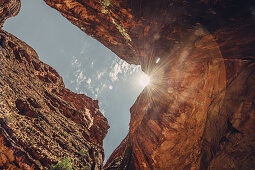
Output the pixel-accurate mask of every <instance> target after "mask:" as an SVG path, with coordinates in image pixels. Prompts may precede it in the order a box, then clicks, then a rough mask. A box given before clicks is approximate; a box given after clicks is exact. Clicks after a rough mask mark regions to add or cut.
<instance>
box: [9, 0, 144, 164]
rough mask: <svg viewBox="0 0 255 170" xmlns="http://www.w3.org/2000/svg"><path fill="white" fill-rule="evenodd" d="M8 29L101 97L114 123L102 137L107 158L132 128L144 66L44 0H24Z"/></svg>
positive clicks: (77, 88)
mask: <svg viewBox="0 0 255 170" xmlns="http://www.w3.org/2000/svg"><path fill="white" fill-rule="evenodd" d="M4 30H6V31H8V32H10V33H12V34H13V35H15V36H17V37H18V38H19V39H21V40H23V41H25V42H26V43H27V44H28V45H30V46H31V47H33V48H34V49H35V50H36V52H37V53H38V55H39V57H40V60H42V61H43V62H45V63H47V64H49V65H50V66H52V67H53V68H55V69H56V70H57V71H58V73H59V74H60V75H61V76H62V77H63V80H64V83H65V85H66V87H67V88H69V89H71V90H72V91H74V92H76V93H83V94H86V95H87V96H89V97H92V98H93V99H98V100H99V105H100V110H101V112H102V113H103V114H104V115H105V117H106V118H107V119H108V122H109V125H110V126H111V128H110V129H109V131H108V134H107V136H106V138H105V140H104V149H105V155H106V159H107V158H108V157H109V155H110V154H111V153H112V152H113V150H114V149H115V148H116V147H117V146H118V145H119V144H120V142H121V141H122V140H123V138H124V137H125V136H126V134H127V133H128V128H129V127H128V125H129V120H130V112H129V109H130V107H131V106H132V105H133V103H134V102H135V100H136V98H137V97H138V95H139V94H140V93H141V91H142V90H143V86H142V85H140V84H139V83H138V78H139V77H140V76H142V75H144V73H143V72H142V71H141V69H140V67H139V66H135V65H129V64H127V63H126V62H125V61H123V60H121V59H119V58H118V57H117V56H116V55H115V54H114V53H112V52H111V51H110V50H109V49H107V48H106V47H105V46H103V45H102V44H101V43H99V42H98V41H96V40H94V39H93V38H91V37H89V36H87V35H86V34H85V33H83V32H82V31H80V29H78V28H77V27H75V26H74V25H72V24H71V23H70V22H69V21H68V20H66V19H65V18H64V17H62V16H61V15H60V14H59V13H58V12H57V11H55V10H54V9H52V8H50V7H49V6H47V5H46V4H45V3H44V1H43V0H36V1H35V0H22V7H21V11H20V13H19V14H18V16H16V17H14V18H10V19H8V20H7V22H6V23H5V25H4Z"/></svg>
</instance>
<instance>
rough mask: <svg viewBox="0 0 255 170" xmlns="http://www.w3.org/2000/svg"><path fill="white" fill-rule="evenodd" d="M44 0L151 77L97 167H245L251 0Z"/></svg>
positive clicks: (250, 152) (254, 51) (250, 159)
mask: <svg viewBox="0 0 255 170" xmlns="http://www.w3.org/2000/svg"><path fill="white" fill-rule="evenodd" d="M45 2H46V3H47V4H48V5H50V6H51V7H53V8H55V9H57V10H58V11H59V12H60V13H61V14H62V15H63V16H64V17H66V18H67V19H68V20H70V21H71V22H72V23H73V24H74V25H76V26H78V27H79V28H80V29H81V30H82V31H84V32H85V33H87V34H89V35H91V36H92V37H94V38H96V39H97V40H99V41H100V42H102V43H103V44H104V45H105V46H106V47H108V48H110V49H111V50H112V51H113V52H115V53H116V54H117V55H118V56H119V57H120V58H122V59H124V60H125V61H127V62H129V63H135V64H140V65H141V66H142V69H143V71H145V72H146V73H147V74H148V75H150V77H151V84H150V85H149V86H147V87H146V88H145V89H144V91H143V92H142V93H141V95H140V96H139V97H138V99H137V101H136V102H135V104H134V105H133V106H132V108H131V109H130V111H131V120H130V130H129V134H128V135H127V137H126V138H125V139H124V140H123V142H122V143H121V144H120V146H119V147H118V148H117V149H116V150H115V151H114V153H113V154H112V156H111V157H110V158H109V160H108V161H107V163H106V165H105V168H106V169H207V168H216V169H224V168H225V169H249V168H253V167H254V162H255V161H254V159H255V153H254V148H255V145H254V139H255V136H254V134H253V133H252V132H253V131H254V129H255V127H254V125H255V122H254V121H255V120H254V114H255V111H254V107H255V106H254V91H255V89H254V88H255V80H254V70H255V66H254V59H255V48H254V44H255V31H254V30H255V24H254V2H251V1H224V0H218V1H202V0H201V1H199V0H185V1H172V0H171V1H167V0H162V1H152V0H147V1H143V0H138V1H133V0H125V1H111V0H86V1H85V0H65V1H63V0H53V1H49V0H45ZM158 58H160V61H159V62H158V63H156V60H157V59H158Z"/></svg>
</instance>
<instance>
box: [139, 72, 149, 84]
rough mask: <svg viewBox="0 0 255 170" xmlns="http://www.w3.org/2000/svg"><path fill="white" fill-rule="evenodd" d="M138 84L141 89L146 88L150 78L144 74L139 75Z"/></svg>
mask: <svg viewBox="0 0 255 170" xmlns="http://www.w3.org/2000/svg"><path fill="white" fill-rule="evenodd" d="M138 81H139V84H140V85H141V86H142V87H146V86H148V85H149V84H150V77H149V76H148V75H146V74H141V75H140V76H139V79H138Z"/></svg>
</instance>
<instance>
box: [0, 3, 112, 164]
mask: <svg viewBox="0 0 255 170" xmlns="http://www.w3.org/2000/svg"><path fill="white" fill-rule="evenodd" d="M19 6H20V2H19V1H15V0H14V1H1V6H0V9H1V10H0V11H4V14H2V13H1V19H2V21H4V20H5V19H6V18H8V17H11V16H12V15H15V14H17V12H18V10H19ZM10 9H13V10H10ZM6 10H7V11H8V10H9V12H6ZM108 128H109V126H108V123H107V120H106V119H105V118H104V116H103V115H102V114H101V113H100V111H99V108H98V101H96V100H93V99H91V98H89V97H87V96H85V95H83V94H75V93H73V92H71V91H70V90H68V89H66V88H65V86H64V83H63V80H62V78H61V77H60V76H59V74H58V73H57V72H56V70H55V69H53V68H52V67H50V66H48V65H47V64H45V63H43V62H41V61H40V60H39V57H38V56H37V54H36V52H35V51H34V50H33V49H32V48H31V47H30V46H28V45H27V44H26V43H24V42H22V41H21V40H19V39H17V38H16V37H14V36H13V35H11V34H9V33H7V32H5V31H3V30H0V168H1V169H48V168H49V167H50V166H51V165H54V164H56V163H58V162H59V161H61V160H63V159H69V160H71V162H72V166H73V168H74V169H84V168H85V169H101V168H102V165H103V160H104V151H103V148H102V143H103V139H104V137H105V135H106V133H107V129H108Z"/></svg>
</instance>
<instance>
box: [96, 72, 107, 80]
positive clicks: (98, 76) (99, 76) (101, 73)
mask: <svg viewBox="0 0 255 170" xmlns="http://www.w3.org/2000/svg"><path fill="white" fill-rule="evenodd" d="M104 74H105V72H100V73H98V74H97V79H98V80H99V79H100V78H101V77H102V76H103V75H104Z"/></svg>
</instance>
